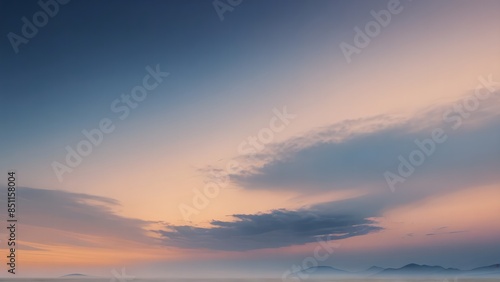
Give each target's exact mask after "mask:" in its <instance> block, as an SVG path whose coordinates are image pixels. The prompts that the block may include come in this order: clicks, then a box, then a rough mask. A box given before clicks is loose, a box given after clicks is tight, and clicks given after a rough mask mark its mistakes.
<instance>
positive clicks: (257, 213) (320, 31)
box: [0, 0, 500, 277]
mask: <svg viewBox="0 0 500 282" xmlns="http://www.w3.org/2000/svg"><path fill="white" fill-rule="evenodd" d="M221 1H222V2H224V3H225V2H226V1H223V0H221ZM41 3H52V4H53V3H59V2H54V1H52V2H51V1H43V0H42V1H41ZM391 5H393V6H394V5H396V6H397V7H399V11H400V12H398V13H393V14H391V15H390V21H389V22H388V23H387V25H386V26H380V25H379V28H380V31H379V32H378V33H377V34H376V35H375V36H372V37H370V38H369V42H367V43H366V46H363V47H359V46H358V47H359V48H358V49H359V52H357V53H354V54H353V55H352V56H351V57H350V59H346V55H345V54H344V53H343V51H342V49H341V48H340V46H341V45H342V44H343V43H347V44H351V45H353V46H354V45H356V42H357V41H356V40H358V39H359V38H358V39H356V38H357V37H356V36H357V35H356V32H357V28H359V29H361V30H365V31H366V26H367V25H369V24H370V23H374V21H375V20H376V19H374V16H373V14H374V13H379V14H380V13H384V11H387V10H388V9H389V8H388V7H390V6H391ZM57 6H58V11H57V12H54V16H53V17H50V18H48V22H47V24H46V25H44V26H42V27H39V28H38V32H37V33H36V35H34V36H33V37H32V38H29V40H28V41H27V43H26V44H20V45H19V46H17V47H13V46H12V45H11V42H10V40H9V36H10V37H12V33H15V34H16V35H19V36H22V34H23V32H22V29H23V24H24V23H23V20H22V19H23V17H26V18H27V19H28V20H29V21H33V15H36V14H37V13H38V14H39V13H40V12H39V11H41V10H42V8H41V6H40V4H39V3H38V2H37V1H24V2H16V1H7V0H3V1H0V13H1V15H0V31H1V34H4V40H2V41H1V43H0V44H1V48H0V56H1V58H2V60H1V62H2V63H1V64H0V75H1V77H2V79H0V126H1V128H2V131H3V132H4V135H3V136H4V138H2V139H1V140H0V146H1V148H2V150H1V156H2V157H1V158H0V168H1V169H2V171H7V170H9V169H15V170H16V171H17V173H18V175H19V184H18V185H19V186H21V187H22V188H19V199H20V203H21V204H20V211H19V212H20V213H21V214H22V215H23V217H24V218H25V220H24V223H23V224H24V226H23V229H25V230H26V231H20V232H26V233H24V234H21V235H22V236H24V238H25V239H22V245H23V246H25V248H26V249H25V252H26V262H25V263H26V268H24V269H23V270H22V271H23V272H22V273H21V274H23V275H26V276H53V275H60V274H65V273H69V272H88V273H95V274H100V275H101V274H107V273H109V271H110V269H112V267H116V264H120V265H123V266H129V267H131V269H132V271H134V272H135V273H136V276H141V275H142V276H161V275H178V276H188V275H189V274H190V270H189V269H190V267H196V268H197V269H199V273H197V275H201V276H203V275H213V276H217V275H223V269H224V266H225V265H226V264H227V263H229V262H230V263H231V265H233V266H234V271H233V272H232V274H231V275H235V274H248V273H252V271H253V269H258V270H260V271H262V273H265V274H266V275H272V276H273V277H274V276H276V275H277V277H279V275H281V273H282V272H283V271H285V270H286V269H288V268H289V267H290V265H292V264H294V263H298V262H301V261H302V260H303V259H304V258H305V257H307V256H309V255H310V254H311V252H313V250H314V248H315V247H316V246H317V242H316V239H317V238H318V236H319V237H325V236H330V239H331V242H332V243H333V242H335V243H340V245H341V247H339V249H338V252H337V253H338V255H335V256H332V257H330V258H329V259H328V260H327V261H325V262H324V263H325V264H326V265H333V266H336V267H341V268H346V269H351V270H359V269H363V268H368V267H370V266H372V265H379V266H384V267H398V266H401V265H404V264H406V263H411V262H415V263H426V264H441V265H443V266H447V267H460V268H472V267H476V266H482V265H488V264H494V263H498V262H499V261H500V259H499V258H498V255H497V254H498V248H496V247H494V246H498V245H499V244H498V234H499V232H500V229H498V228H497V227H496V226H493V225H492V224H491V222H492V221H493V220H495V215H496V214H497V212H498V211H499V206H498V205H497V204H495V202H494V201H492V199H495V197H497V196H498V195H499V194H498V193H499V192H498V180H499V179H498V176H497V175H499V174H498V169H497V168H498V167H499V166H498V165H499V163H498V161H499V160H500V158H499V155H500V151H499V149H498V146H497V144H498V141H499V139H500V136H499V135H498V133H496V128H498V123H499V116H498V94H497V92H495V91H497V90H498V87H499V84H500V83H499V81H500V68H499V64H498V62H499V60H500V52H499V50H500V36H499V35H498V28H496V27H498V26H499V25H500V20H499V19H500V4H499V2H498V1H492V0H482V1H472V0H470V1H466V0H460V1H451V0H450V1H439V2H436V1H403V0H402V1H400V2H398V1H395V0H389V1H387V0H380V1H379V0H376V1H362V0H356V1H326V0H325V1H323V0H318V1H296V0H289V1H281V0H275V1H265V0H252V1H246V0H243V1H242V2H241V4H239V5H236V6H234V7H233V9H232V10H231V11H228V12H225V13H224V19H223V20H221V18H220V17H219V15H218V13H217V10H216V8H214V4H213V2H212V1H205V0H190V1H186V0H182V1H152V0H148V1H113V0H110V1H77V0H72V1H70V2H68V3H67V4H57ZM9 34H10V35H9ZM16 48H17V51H18V52H16ZM151 69H158V70H161V72H166V73H167V72H168V73H169V75H168V76H165V77H163V78H162V79H161V81H160V80H155V79H154V75H153V76H152V73H151ZM144 81H147V82H148V83H154V82H155V81H156V82H158V85H157V86H155V87H153V88H152V89H150V90H148V92H147V96H145V98H144V100H142V101H140V102H137V107H136V108H129V110H130V114H129V115H128V116H127V117H126V118H124V119H120V114H118V113H117V112H116V111H114V110H113V106H112V105H113V103H114V102H115V101H119V105H122V106H123V105H125V104H124V102H120V99H122V95H130V94H131V92H133V91H134V89H139V88H137V87H145V86H144V85H145V84H144ZM485 81H486V83H485ZM488 81H489V82H488ZM478 89H479V90H478ZM478 91H480V92H478ZM478 93H480V94H483V96H484V95H488V97H487V98H486V99H479V98H478V97H479V96H478ZM117 99H118V100H117ZM474 101H476V102H477V105H472V106H471V104H470V103H474ZM457 107H458V108H457ZM472 108H473V109H472ZM460 109H461V110H460ZM464 109H472V110H465V112H463V111H464ZM460 111H462V112H460ZM277 112H278V113H277ZM284 113H289V115H290V116H293V117H291V118H289V119H288V120H287V121H284V120H283V119H282V118H280V117H282V116H283V115H285V116H286V114H284ZM104 119H106V120H109V121H111V122H112V125H113V126H114V130H113V132H111V133H103V134H102V140H101V142H99V144H98V145H93V146H92V150H91V153H90V154H88V155H86V156H80V158H81V160H80V161H79V163H78V165H75V166H71V165H69V164H68V162H67V158H68V157H67V155H68V149H67V148H70V150H78V146H79V144H82V142H87V141H88V140H87V137H86V136H85V135H84V134H83V133H82V131H84V130H87V131H92V130H94V129H96V128H99V126H100V124H101V123H102V121H103V120H104ZM458 121H460V122H461V123H460V126H457V127H456V128H455V125H457V124H458V123H457V122H458ZM275 126H279V127H275ZM273 128H275V129H273ZM276 128H279V130H277V129H276ZM436 129H442V130H443V132H445V134H446V136H447V141H445V142H443V143H442V144H437V145H436V148H435V152H433V153H432V154H431V155H430V156H427V157H426V158H425V161H424V163H423V164H422V165H419V166H416V168H415V172H414V173H412V175H411V176H409V177H407V179H406V180H405V181H404V182H400V183H398V186H397V189H396V191H395V192H391V190H390V189H389V187H388V183H387V182H386V178H385V177H384V175H385V174H384V173H385V172H387V171H391V172H394V173H397V170H398V165H400V159H399V156H403V157H404V158H406V159H408V157H409V156H410V155H411V154H412V152H413V151H415V150H416V149H418V147H417V145H416V144H415V140H417V139H418V140H420V141H421V140H424V139H427V138H432V134H433V131H434V130H436ZM92 132H94V131H92ZM266 132H267V133H266ZM269 132H271V133H269ZM265 134H268V136H267V137H268V138H267V139H266V138H264V139H266V140H267V141H265V142H264V141H263V140H264V139H263V136H265ZM269 134H271V135H269ZM269 136H270V137H269ZM252 138H254V139H253V140H254V141H255V140H258V142H260V145H259V146H258V147H255V148H257V149H258V150H257V151H256V154H253V155H247V154H246V153H244V152H242V150H241V148H242V146H241V144H243V143H245V144H247V145H248V144H250V143H251V142H254V141H251V140H252ZM255 142H257V141H255ZM89 144H90V143H89ZM247 145H246V146H247ZM55 163H57V164H60V165H63V166H66V167H67V169H68V170H67V171H65V172H64V173H62V174H61V173H59V174H58V172H57V171H56V170H55V169H54V164H55ZM234 163H237V164H238V170H234V171H229V170H228V169H227V167H229V166H230V165H229V164H234ZM221 172H222V173H224V174H225V177H223V178H224V179H223V181H222V182H220V181H221V180H220V179H219V180H217V178H216V177H215V178H214V174H213V173H221ZM214 179H215V180H214ZM214 181H215V183H216V184H217V185H218V186H220V187H219V188H217V189H218V190H217V191H218V192H216V193H215V194H216V195H215V196H213V197H212V196H210V197H208V196H207V195H206V194H207V193H206V190H204V189H206V188H205V187H207V185H210V183H212V184H213V183H214ZM199 193H202V194H205V195H204V196H199V195H200V194H199ZM197 195H198V196H197ZM197 197H202V198H205V200H202V201H201V202H202V203H201V204H200V205H201V206H202V207H201V208H200V207H196V205H195V201H196V199H198V198H197ZM471 199H472V200H471ZM198 200H199V199H198ZM204 202H206V203H207V204H206V205H205V203H204ZM0 203H4V202H3V201H0ZM2 205H3V204H2ZM186 207H189V208H190V209H191V210H190V211H191V212H190V216H189V218H186V216H185V213H186ZM193 209H194V212H193ZM2 232H3V231H2ZM28 232H29V233H28ZM33 234H35V235H33ZM428 234H434V235H428ZM0 235H1V236H6V235H7V234H6V233H0ZM22 236H20V237H21V238H22ZM4 247H5V246H2V247H1V248H0V250H4V249H3V248H4ZM138 250H141V256H139V258H138V257H137V256H136V254H137V252H138ZM93 254H99V259H97V260H96V261H95V262H92V263H90V262H89V258H91V257H92V255H93ZM40 256H45V257H50V258H51V259H52V260H51V263H50V264H49V263H47V262H46V261H41V260H40V259H39V258H40ZM360 257H362V258H360ZM138 261H139V262H138ZM132 266H134V267H132ZM181 266H182V267H181ZM221 273H222V274H221ZM227 275H230V274H227Z"/></svg>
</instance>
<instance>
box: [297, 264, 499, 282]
mask: <svg viewBox="0 0 500 282" xmlns="http://www.w3.org/2000/svg"><path fill="white" fill-rule="evenodd" d="M360 276H363V277H374V278H377V277H449V278H454V277H461V276H463V277H500V264H494V265H489V266H483V267H478V268H474V269H471V270H460V269H457V268H444V267H442V266H438V265H434V266H431V265H425V264H424V265H420V264H416V263H410V264H407V265H405V266H403V267H400V268H382V267H378V266H372V267H370V268H368V269H366V270H364V271H360V272H349V271H345V270H342V269H338V268H334V267H331V266H316V267H310V268H307V269H304V270H301V271H298V272H295V273H293V274H292V277H300V278H301V279H308V278H313V279H314V278H324V277H360Z"/></svg>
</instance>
